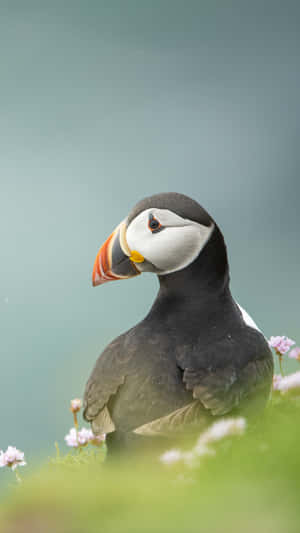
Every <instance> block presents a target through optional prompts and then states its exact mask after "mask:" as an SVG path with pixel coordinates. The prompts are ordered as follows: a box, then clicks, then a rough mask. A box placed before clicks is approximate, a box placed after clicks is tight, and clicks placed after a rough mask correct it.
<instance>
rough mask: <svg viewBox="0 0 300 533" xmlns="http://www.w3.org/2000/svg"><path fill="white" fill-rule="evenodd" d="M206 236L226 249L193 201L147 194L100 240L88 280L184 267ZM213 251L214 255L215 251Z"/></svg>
mask: <svg viewBox="0 0 300 533" xmlns="http://www.w3.org/2000/svg"><path fill="white" fill-rule="evenodd" d="M213 236H214V238H213ZM220 236H221V241H220ZM216 237H217V239H216ZM211 240H214V241H216V244H215V247H216V245H217V247H218V246H219V247H220V246H221V248H222V247H223V248H224V250H225V244H224V241H223V237H222V235H221V233H220V231H219V229H218V227H217V226H216V224H215V222H214V220H213V219H212V218H211V216H210V215H209V214H208V213H207V212H206V211H205V209H203V208H202V207H201V206H200V205H199V204H198V203H197V202H196V201H194V200H192V199H191V198H189V197H187V196H184V195H182V194H178V193H162V194H157V195H154V196H150V197H148V198H145V199H143V200H141V201H140V202H139V203H138V204H137V205H136V206H135V207H134V208H133V209H132V210H131V212H130V213H129V215H128V216H127V218H126V219H125V220H123V221H122V222H121V223H120V224H119V225H118V227H117V228H116V229H115V230H114V231H113V233H112V234H111V235H110V236H109V237H108V239H107V240H106V241H105V243H104V244H103V245H102V246H101V248H100V250H99V252H98V254H97V257H96V260H95V264H94V269H93V285H94V286H97V285H101V284H103V283H106V282H107V281H113V280H117V279H127V278H131V277H134V276H137V275H138V274H141V273H142V272H153V273H155V274H157V275H159V276H167V275H169V274H172V273H175V272H179V271H183V270H184V269H186V268H187V267H189V266H190V265H192V264H193V263H194V262H195V260H196V259H197V258H199V257H200V256H201V255H202V254H201V252H202V250H203V249H205V248H207V246H206V245H207V243H208V242H209V241H211ZM213 255H215V259H216V260H218V254H213ZM223 255H224V254H223ZM225 256H226V251H225ZM225 259H226V258H225Z"/></svg>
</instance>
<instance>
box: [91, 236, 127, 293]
mask: <svg viewBox="0 0 300 533" xmlns="http://www.w3.org/2000/svg"><path fill="white" fill-rule="evenodd" d="M114 235H115V232H113V233H112V234H111V235H110V236H109V237H108V239H107V240H106V241H105V243H104V244H103V245H102V246H101V248H100V250H99V252H98V253H97V256H96V260H95V263H94V268H93V275H92V280H93V285H94V287H96V286H97V285H101V284H102V283H105V282H107V281H113V280H115V279H120V277H119V276H117V275H115V274H113V273H112V272H111V270H110V264H109V262H110V248H111V246H110V245H111V241H112V239H113V237H114Z"/></svg>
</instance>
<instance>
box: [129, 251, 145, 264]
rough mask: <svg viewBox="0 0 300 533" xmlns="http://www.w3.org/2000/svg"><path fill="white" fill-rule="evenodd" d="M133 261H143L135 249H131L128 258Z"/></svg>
mask: <svg viewBox="0 0 300 533" xmlns="http://www.w3.org/2000/svg"><path fill="white" fill-rule="evenodd" d="M129 259H130V260H131V261H133V263H143V262H144V261H145V258H144V257H143V256H142V254H140V253H139V252H137V251H136V250H132V252H131V256H130V258H129Z"/></svg>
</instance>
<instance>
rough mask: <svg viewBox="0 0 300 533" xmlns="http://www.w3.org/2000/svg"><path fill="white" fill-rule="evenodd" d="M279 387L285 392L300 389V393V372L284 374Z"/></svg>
mask: <svg viewBox="0 0 300 533" xmlns="http://www.w3.org/2000/svg"><path fill="white" fill-rule="evenodd" d="M278 388H279V390H280V392H282V393H283V394H285V393H287V392H289V391H292V390H293V391H295V390H296V389H299V393H300V372H295V373H294V374H289V375H288V376H284V377H283V378H282V379H281V380H280V383H279V385H278Z"/></svg>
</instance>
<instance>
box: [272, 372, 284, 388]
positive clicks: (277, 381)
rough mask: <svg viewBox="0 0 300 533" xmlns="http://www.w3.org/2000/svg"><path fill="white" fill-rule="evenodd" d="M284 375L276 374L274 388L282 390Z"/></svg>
mask: <svg viewBox="0 0 300 533" xmlns="http://www.w3.org/2000/svg"><path fill="white" fill-rule="evenodd" d="M281 380H282V376H281V375H280V374H274V376H273V390H280V382H281Z"/></svg>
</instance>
